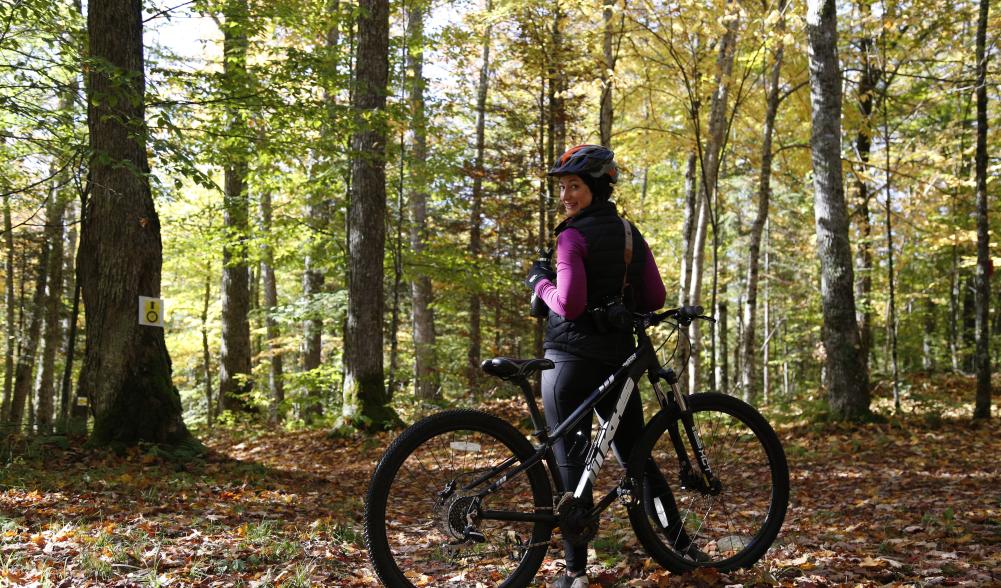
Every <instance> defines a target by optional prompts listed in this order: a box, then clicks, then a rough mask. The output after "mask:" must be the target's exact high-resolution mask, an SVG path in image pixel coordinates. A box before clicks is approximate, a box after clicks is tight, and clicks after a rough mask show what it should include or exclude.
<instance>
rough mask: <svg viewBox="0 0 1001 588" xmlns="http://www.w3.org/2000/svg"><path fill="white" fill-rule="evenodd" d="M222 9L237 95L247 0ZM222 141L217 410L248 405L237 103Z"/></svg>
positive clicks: (228, 73) (243, 156)
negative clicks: (225, 143) (227, 143)
mask: <svg viewBox="0 0 1001 588" xmlns="http://www.w3.org/2000/svg"><path fill="white" fill-rule="evenodd" d="M223 13H224V16H225V22H224V23H223V24H222V28H223V56H224V60H225V65H224V67H223V77H224V87H225V89H226V91H228V92H233V93H235V94H237V95H241V94H243V91H244V90H245V89H246V88H247V87H248V86H249V84H248V83H247V82H248V80H247V46H248V40H247V26H248V22H247V20H248V14H247V13H248V8H247V0H227V2H226V4H225V6H224V8H223ZM226 117H227V119H228V130H227V132H228V134H229V135H230V137H229V138H228V141H230V142H231V143H232V144H231V145H230V146H229V147H228V148H227V149H226V150H225V154H224V157H225V159H226V164H225V170H224V174H225V180H224V186H223V191H224V194H223V223H224V227H225V230H226V234H227V241H226V243H225V244H224V245H223V250H222V261H223V264H222V347H221V357H220V361H219V401H220V405H221V407H222V409H223V410H241V411H243V410H250V405H249V400H248V398H247V396H248V393H249V392H250V389H251V387H252V384H253V382H252V380H251V367H250V356H251V348H250V321H249V319H248V315H249V313H250V283H249V273H250V266H249V262H248V260H247V236H248V234H249V233H250V218H249V208H250V203H249V199H248V196H247V185H246V180H247V157H248V145H247V141H246V138H245V137H246V135H247V133H248V132H249V131H248V129H247V125H246V122H245V121H244V120H243V114H242V113H241V111H240V109H239V108H238V107H237V105H230V106H228V107H227V112H226Z"/></svg>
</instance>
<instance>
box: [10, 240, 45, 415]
mask: <svg viewBox="0 0 1001 588" xmlns="http://www.w3.org/2000/svg"><path fill="white" fill-rule="evenodd" d="M41 247H42V249H41V252H40V253H39V256H38V266H37V267H36V268H35V290H34V295H33V296H32V298H31V306H29V307H28V308H27V309H26V311H27V313H28V320H27V325H26V326H25V328H24V330H23V331H22V332H21V337H22V339H21V349H20V353H18V357H17V368H16V371H15V372H14V396H13V400H12V401H11V405H10V411H9V413H8V417H9V418H8V420H7V422H8V423H9V424H10V425H11V426H13V427H14V429H20V428H21V426H22V425H23V421H24V417H25V412H24V404H25V401H27V400H28V399H29V396H30V395H31V392H32V389H33V388H34V385H35V378H34V371H35V353H36V352H37V351H38V335H39V332H40V331H41V327H42V317H43V316H45V281H46V280H45V272H46V270H47V269H48V258H49V244H48V243H47V242H45V241H44V240H43V242H42V245H41ZM30 412H31V411H30V410H29V413H30ZM29 416H33V415H30V414H29Z"/></svg>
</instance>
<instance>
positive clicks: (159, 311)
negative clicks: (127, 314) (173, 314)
mask: <svg viewBox="0 0 1001 588" xmlns="http://www.w3.org/2000/svg"><path fill="white" fill-rule="evenodd" d="M139 324H140V325H146V326H149V327H160V328H161V329H162V328H163V298H149V297H147V296H140V297H139Z"/></svg>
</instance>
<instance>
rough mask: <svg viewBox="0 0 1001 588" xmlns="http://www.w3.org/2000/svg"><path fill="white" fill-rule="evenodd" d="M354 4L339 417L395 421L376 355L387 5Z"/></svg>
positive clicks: (364, 422)
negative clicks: (346, 271) (352, 124)
mask: <svg viewBox="0 0 1001 588" xmlns="http://www.w3.org/2000/svg"><path fill="white" fill-rule="evenodd" d="M358 8H359V15H358V53H357V62H356V63H357V65H356V72H357V73H356V77H355V87H354V95H353V104H352V107H353V108H354V111H355V131H354V134H353V137H352V140H351V157H352V162H351V205H350V209H349V213H348V216H349V227H350V228H349V231H348V240H349V243H350V259H349V262H348V263H349V278H348V317H347V319H348V320H347V330H346V333H345V336H344V390H343V392H344V404H343V420H344V421H345V423H349V424H352V425H356V426H362V427H366V428H383V427H387V426H394V425H396V424H397V423H398V422H399V417H397V415H396V413H395V411H393V409H392V407H390V406H389V402H390V400H391V392H390V391H388V390H387V389H386V382H385V380H384V369H383V357H382V342H383V325H382V313H383V310H384V308H385V294H384V292H383V277H384V275H385V270H384V268H383V259H384V257H385V253H386V223H385V216H386V123H385V116H386V114H385V108H386V87H387V83H388V81H389V3H388V2H387V1H386V0H361V2H360V3H359V6H358Z"/></svg>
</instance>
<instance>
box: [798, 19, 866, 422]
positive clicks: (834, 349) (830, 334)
mask: <svg viewBox="0 0 1001 588" xmlns="http://www.w3.org/2000/svg"><path fill="white" fill-rule="evenodd" d="M806 25H807V37H808V46H809V64H810V89H811V103H812V133H811V138H810V145H811V151H812V156H813V170H814V215H815V218H816V228H817V253H818V257H819V258H820V265H821V305H822V308H823V314H824V326H823V341H824V350H825V353H826V366H827V371H828V377H827V381H828V402H829V404H830V409H831V413H832V416H833V417H834V418H837V419H849V420H851V419H860V418H864V417H866V416H868V414H869V381H868V380H869V378H868V373H867V372H866V367H865V364H864V362H863V361H862V359H861V355H860V351H861V350H860V345H859V332H858V324H857V323H856V321H855V294H854V291H853V285H854V284H853V275H852V260H851V247H850V245H849V241H848V214H847V209H846V206H845V197H844V186H843V184H842V176H841V70H840V66H839V64H838V49H837V47H838V46H837V40H838V34H837V13H836V10H835V3H834V0H808V3H807V19H806Z"/></svg>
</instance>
